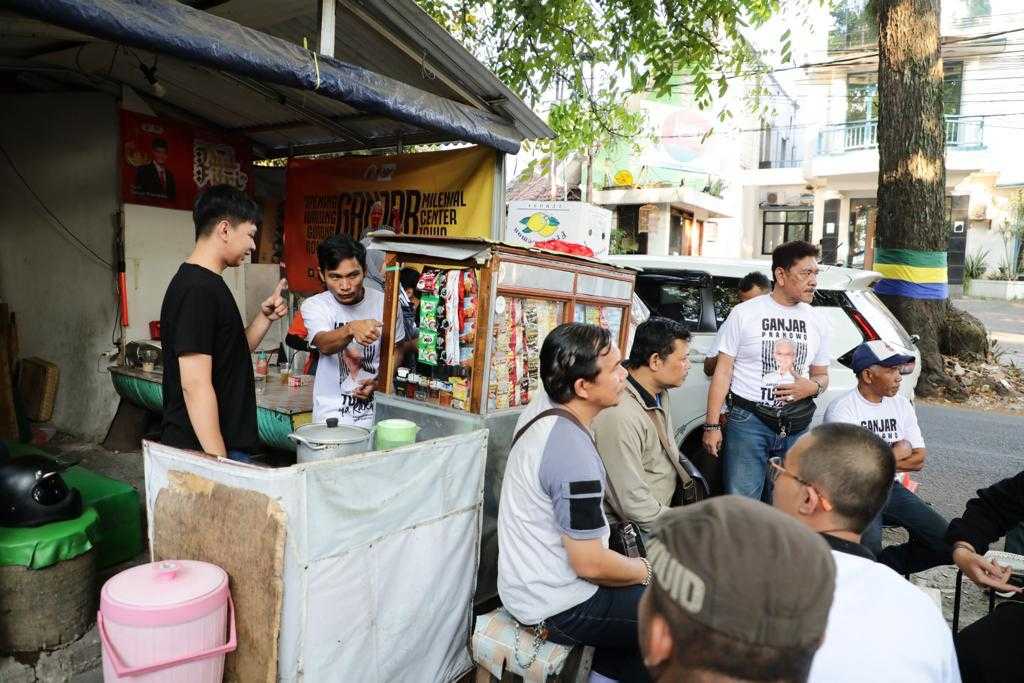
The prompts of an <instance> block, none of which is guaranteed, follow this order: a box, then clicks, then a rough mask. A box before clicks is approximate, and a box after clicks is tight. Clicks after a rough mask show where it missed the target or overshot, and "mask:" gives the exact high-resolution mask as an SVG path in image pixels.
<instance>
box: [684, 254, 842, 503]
mask: <svg viewBox="0 0 1024 683" xmlns="http://www.w3.org/2000/svg"><path fill="white" fill-rule="evenodd" d="M772 276H773V277H774V279H775V286H774V287H773V289H772V292H771V294H769V295H766V296H759V297H755V298H753V299H750V300H749V301H745V302H743V303H741V304H738V305H737V306H735V307H734V308H733V309H732V311H731V312H730V313H729V317H728V318H726V320H725V323H723V325H722V328H721V330H720V332H719V348H718V351H719V354H718V363H717V365H716V367H715V374H714V377H713V378H712V380H711V389H710V390H709V392H708V412H707V417H706V422H705V425H704V446H705V447H706V448H707V450H708V452H710V453H711V454H713V455H718V454H719V449H720V448H721V446H722V441H723V439H722V429H723V427H722V425H721V412H722V406H723V405H724V404H725V401H726V397H727V396H728V397H729V398H730V401H731V406H732V407H731V409H730V411H729V419H728V421H727V422H726V425H725V430H726V431H727V432H728V434H727V435H726V438H725V447H724V451H725V453H724V457H725V460H724V462H723V472H724V479H725V490H726V492H727V493H733V494H739V495H743V496H747V497H749V498H756V499H762V498H766V499H767V498H769V496H768V495H766V489H768V488H770V483H767V482H766V479H765V475H766V474H767V471H768V459H769V458H771V457H773V456H782V455H784V454H785V452H786V451H787V450H789V448H790V446H792V445H793V443H794V442H795V441H796V440H797V438H799V437H800V435H801V434H803V432H804V431H806V429H807V427H808V426H809V425H810V422H811V418H812V417H813V416H814V399H815V398H816V397H817V396H819V395H821V393H822V392H823V391H825V389H826V388H827V387H828V365H829V362H830V357H829V352H828V347H829V344H828V342H829V326H828V322H827V321H826V320H825V319H824V318H823V317H821V316H820V315H819V314H818V312H817V311H816V310H815V309H813V308H812V307H811V305H810V304H811V301H812V300H813V299H814V291H815V289H816V288H817V280H818V248H817V247H815V246H814V245H813V244H809V243H807V242H787V243H786V244H783V245H780V246H779V247H777V248H776V249H775V251H774V252H772ZM768 493H769V494H770V492H768Z"/></svg>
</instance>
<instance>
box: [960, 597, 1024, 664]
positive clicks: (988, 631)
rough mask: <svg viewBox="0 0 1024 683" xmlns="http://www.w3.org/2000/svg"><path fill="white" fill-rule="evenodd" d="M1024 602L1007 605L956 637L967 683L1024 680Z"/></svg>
mask: <svg viewBox="0 0 1024 683" xmlns="http://www.w3.org/2000/svg"><path fill="white" fill-rule="evenodd" d="M1022 642H1024V602H1018V601H1012V602H1006V603H1003V604H1001V605H999V606H998V607H996V609H995V610H994V611H993V612H992V614H989V615H988V616H985V617H982V618H981V619H979V620H978V621H976V622H974V623H973V624H971V625H970V626H968V627H967V628H965V629H964V630H962V631H960V633H959V635H957V637H956V656H957V659H959V660H960V676H961V677H962V678H963V680H964V683H1007V682H1008V681H1020V680H1024V657H1022V655H1021V644H1022Z"/></svg>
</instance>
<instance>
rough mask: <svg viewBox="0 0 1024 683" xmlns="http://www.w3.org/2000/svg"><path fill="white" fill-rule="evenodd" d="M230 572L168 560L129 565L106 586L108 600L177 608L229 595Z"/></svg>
mask: <svg viewBox="0 0 1024 683" xmlns="http://www.w3.org/2000/svg"><path fill="white" fill-rule="evenodd" d="M227 585H228V575H227V573H226V572H225V571H224V570H223V569H221V568H220V567H218V566H217V565H214V564H209V563H208V562H197V561H194V560H165V561H162V562H151V563H149V564H142V565H139V566H137V567H132V568H131V569H126V570H125V571H123V572H121V573H120V574H118V575H116V576H114V577H113V578H111V579H110V580H109V581H107V583H106V584H105V585H104V586H103V598H104V602H107V603H113V604H114V605H116V606H117V607H120V608H122V609H143V610H146V609H160V608H173V607H179V606H181V605H184V604H187V603H192V602H195V601H197V600H202V599H203V598H208V597H213V596H214V594H216V593H218V592H223V593H224V594H225V597H224V599H227V598H226V593H227Z"/></svg>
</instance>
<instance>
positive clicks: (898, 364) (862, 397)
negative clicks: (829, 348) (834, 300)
mask: <svg viewBox="0 0 1024 683" xmlns="http://www.w3.org/2000/svg"><path fill="white" fill-rule="evenodd" d="M913 362H914V356H913V355H912V354H911V353H910V351H908V350H906V349H901V348H899V347H897V346H894V345H892V344H890V343H888V342H886V341H882V340H876V341H870V342H865V343H863V344H861V345H860V346H858V347H857V348H856V349H854V351H853V355H852V356H851V359H850V362H849V367H850V368H851V369H852V370H853V372H854V374H856V375H857V386H856V387H854V388H853V389H851V390H850V391H848V392H847V393H845V394H843V395H842V396H839V397H838V398H836V399H835V400H834V401H832V403H831V404H829V407H828V408H827V409H826V410H825V422H846V423H848V424H855V425H860V426H861V427H864V428H865V429H867V430H868V431H870V432H871V433H873V434H875V435H876V436H878V437H880V438H881V439H882V440H883V441H885V442H886V443H888V444H889V447H890V448H891V449H892V454H893V457H895V458H896V472H898V473H903V472H916V471H918V470H920V469H922V468H923V467H924V461H925V458H926V457H927V456H928V453H927V451H926V450H925V444H924V438H923V437H922V436H921V428H920V427H919V426H918V424H917V415H916V414H915V413H914V406H912V405H911V404H910V401H908V400H907V398H906V397H905V396H903V395H901V394H900V393H899V389H900V383H901V381H902V377H903V375H902V374H901V373H902V372H903V368H905V367H908V366H909V365H910V364H911V363H913ZM883 523H884V524H885V525H887V526H901V527H903V528H904V529H906V530H907V531H908V532H909V534H910V539H909V540H908V541H907V542H906V543H903V544H900V545H894V546H889V547H887V548H885V549H883V548H882V524H883ZM948 526H949V522H948V521H946V519H945V518H944V517H943V516H942V515H940V514H939V513H938V512H936V511H935V510H934V509H932V508H931V507H929V506H928V505H927V504H926V503H925V502H924V501H923V500H921V499H920V498H918V497H917V496H916V495H914V494H913V493H912V492H911V491H910V490H909V489H907V488H906V487H905V486H903V484H901V483H900V482H899V480H896V481H894V482H893V483H892V488H891V491H890V493H889V499H888V501H887V502H886V504H885V507H884V508H882V513H881V514H880V515H878V516H876V517H875V519H874V520H873V521H872V522H871V524H870V525H869V526H868V528H867V529H865V531H864V545H865V546H867V547H868V549H870V550H871V552H873V553H874V554H875V555H876V556H877V557H878V561H879V562H881V563H882V564H885V565H888V566H889V567H892V568H893V569H894V570H895V571H897V572H899V573H900V574H913V573H915V572H920V571H924V570H925V569H930V568H932V567H937V566H939V565H943V564H950V563H952V561H953V560H952V548H950V547H949V545H948V544H947V543H946V541H945V539H944V536H945V534H946V528H947V527H948Z"/></svg>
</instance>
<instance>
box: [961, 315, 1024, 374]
mask: <svg viewBox="0 0 1024 683" xmlns="http://www.w3.org/2000/svg"><path fill="white" fill-rule="evenodd" d="M951 302H952V303H953V305H954V306H956V307H957V308H959V309H960V310H963V311H967V312H968V313H970V314H971V315H973V316H975V317H976V318H978V319H979V320H981V322H982V323H983V324H984V325H985V328H986V329H987V330H988V331H989V336H991V337H992V338H994V339H995V340H996V341H997V342H998V343H999V347H1000V348H1002V349H1004V350H1005V351H1006V356H1005V357H1004V360H1010V361H1013V363H1014V365H1016V366H1017V367H1019V368H1024V303H1022V302H1019V301H996V300H993V299H970V298H966V297H964V298H959V299H951Z"/></svg>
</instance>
